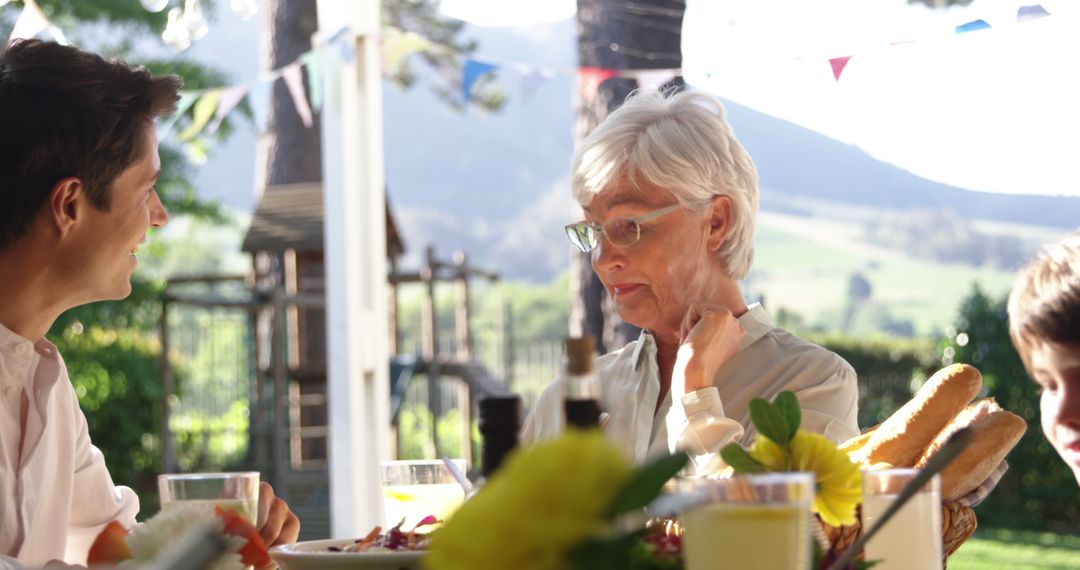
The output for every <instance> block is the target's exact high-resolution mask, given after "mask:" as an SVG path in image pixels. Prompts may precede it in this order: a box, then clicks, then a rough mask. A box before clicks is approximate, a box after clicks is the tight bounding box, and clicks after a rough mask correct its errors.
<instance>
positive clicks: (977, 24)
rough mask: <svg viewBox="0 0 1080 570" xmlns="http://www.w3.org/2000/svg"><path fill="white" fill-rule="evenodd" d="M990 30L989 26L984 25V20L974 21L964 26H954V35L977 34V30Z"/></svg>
mask: <svg viewBox="0 0 1080 570" xmlns="http://www.w3.org/2000/svg"><path fill="white" fill-rule="evenodd" d="M988 29H990V24H987V23H986V20H975V21H972V22H968V23H966V24H961V25H959V26H956V33H958V34H966V33H968V32H977V31H979V30H988Z"/></svg>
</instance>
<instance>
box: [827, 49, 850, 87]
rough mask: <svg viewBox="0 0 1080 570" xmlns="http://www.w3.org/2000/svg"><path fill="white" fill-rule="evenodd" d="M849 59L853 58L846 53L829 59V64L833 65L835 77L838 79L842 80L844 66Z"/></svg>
mask: <svg viewBox="0 0 1080 570" xmlns="http://www.w3.org/2000/svg"><path fill="white" fill-rule="evenodd" d="M849 59H851V56H850V55H846V56H844V57H834V58H832V59H830V60H829V65H831V66H832V74H833V77H835V78H836V80H837V81H839V80H840V74H841V73H843V72H844V66H846V65H847V63H848V60H849Z"/></svg>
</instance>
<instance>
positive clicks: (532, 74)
mask: <svg viewBox="0 0 1080 570" xmlns="http://www.w3.org/2000/svg"><path fill="white" fill-rule="evenodd" d="M549 77H550V74H549V73H546V72H543V71H524V72H522V74H521V100H522V101H528V100H529V98H530V97H532V95H533V93H536V90H537V89H539V88H540V84H541V83H543V82H544V81H546V80H547V79H548V78H549Z"/></svg>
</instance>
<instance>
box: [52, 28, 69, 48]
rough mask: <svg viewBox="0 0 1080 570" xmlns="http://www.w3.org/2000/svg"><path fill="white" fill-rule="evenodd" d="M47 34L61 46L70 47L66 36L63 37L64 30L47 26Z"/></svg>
mask: <svg viewBox="0 0 1080 570" xmlns="http://www.w3.org/2000/svg"><path fill="white" fill-rule="evenodd" d="M49 34H50V35H51V36H52V38H53V41H54V42H56V43H58V44H60V45H62V46H69V45H71V40H69V39H67V36H65V35H64V30H61V29H60V28H59V27H57V26H54V25H52V24H49Z"/></svg>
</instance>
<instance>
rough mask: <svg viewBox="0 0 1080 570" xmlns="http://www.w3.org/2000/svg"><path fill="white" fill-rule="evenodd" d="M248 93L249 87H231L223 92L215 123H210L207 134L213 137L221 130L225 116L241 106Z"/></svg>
mask: <svg viewBox="0 0 1080 570" xmlns="http://www.w3.org/2000/svg"><path fill="white" fill-rule="evenodd" d="M247 92H248V86H247V85H237V86H235V87H229V88H228V89H225V90H224V91H222V92H221V99H220V100H219V101H218V105H217V111H216V112H215V113H214V122H213V123H210V127H209V128H208V129H207V134H211V135H212V134H214V133H216V132H217V130H218V129H219V128H221V122H222V121H224V120H225V116H226V115H228V114H229V113H231V112H232V110H233V109H235V108H236V106H237V105H239V104H240V101H243V100H244V95H247Z"/></svg>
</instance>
